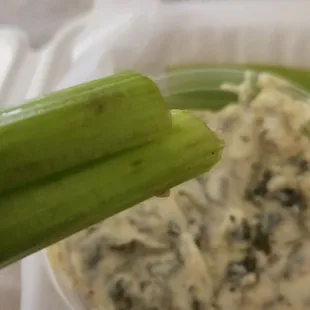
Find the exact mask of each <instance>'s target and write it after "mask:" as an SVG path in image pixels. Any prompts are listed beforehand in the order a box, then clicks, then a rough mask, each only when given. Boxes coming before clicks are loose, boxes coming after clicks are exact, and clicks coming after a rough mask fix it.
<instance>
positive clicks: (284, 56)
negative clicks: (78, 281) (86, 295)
mask: <svg viewBox="0 0 310 310" xmlns="http://www.w3.org/2000/svg"><path fill="white" fill-rule="evenodd" d="M148 6H149V7H148V8H145V7H142V8H140V10H141V12H142V14H141V15H137V14H136V12H137V11H135V14H134V13H133V11H132V10H131V9H130V8H129V7H126V8H122V9H121V10H118V12H117V14H115V11H112V10H110V11H105V12H103V11H101V10H97V11H93V12H92V13H91V14H90V15H88V16H86V17H84V18H83V19H79V20H76V21H74V22H73V23H71V24H70V25H68V26H67V27H66V28H65V29H64V30H63V31H62V32H61V33H59V34H58V35H57V36H56V38H55V39H54V40H53V42H51V43H50V44H49V45H48V46H46V47H45V48H44V49H42V50H40V51H31V50H30V49H29V47H28V44H27V42H26V41H25V39H24V37H23V35H21V34H20V33H15V34H14V35H12V33H11V32H9V31H2V32H0V55H1V58H2V61H3V59H7V60H6V61H5V65H1V69H0V106H1V107H6V106H11V105H14V104H18V103H20V102H22V101H23V100H24V99H25V98H31V97H36V96H39V95H40V94H42V93H45V92H48V91H51V90H53V89H59V88H63V87H66V86H71V85H73V84H78V83H81V82H84V81H87V80H91V79H94V78H97V77H99V76H105V75H109V74H112V73H113V72H116V71H121V70H126V69H133V70H137V71H140V72H142V73H145V74H148V75H150V76H153V77H156V76H158V75H160V74H161V73H163V72H164V70H165V68H166V67H167V66H169V65H178V64H184V63H202V62H205V63H228V62H229V63H247V62H248V63H249V62H250V63H253V62H263V63H276V64H283V65H290V66H296V67H306V68H310V37H309V36H308V34H309V30H310V20H309V12H310V1H303V0H300V1H285V0H282V1H272V0H265V1H264V0H261V1H253V2H252V1H246V0H244V1H238V0H236V1H217V2H208V3H204V4H203V3H194V2H190V3H186V4H173V3H172V4H158V3H155V2H154V3H152V4H151V2H149V5H148ZM146 9H148V10H146ZM116 35H117V36H116ZM49 281H52V282H49ZM47 282H49V283H50V286H48V285H47V284H46V283H47ZM60 285H61V284H60ZM60 285H59V283H58V282H57V279H56V278H55V276H54V274H53V271H52V270H51V269H50V267H49V265H48V262H47V261H46V260H45V258H44V253H43V252H39V253H37V254H34V255H32V256H30V257H28V258H26V259H24V260H23V262H22V288H23V292H22V306H21V310H39V309H45V310H52V309H55V308H57V309H59V310H61V309H64V310H65V309H70V304H72V303H73V302H75V301H73V300H75V297H74V296H73V295H74V294H73V295H72V294H71V295H70V293H68V292H65V293H64V291H63V289H62V288H61V286H60ZM52 288H53V289H54V290H55V292H54V293H53V294H52V292H51V291H52ZM57 298H58V300H57ZM49 301H50V303H49ZM71 309H72V310H73V309H74V310H78V309H77V306H72V307H71Z"/></svg>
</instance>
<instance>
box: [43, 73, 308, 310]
mask: <svg viewBox="0 0 310 310" xmlns="http://www.w3.org/2000/svg"><path fill="white" fill-rule="evenodd" d="M249 81H250V78H249V76H247V77H246V79H245V82H244V83H243V84H241V85H239V86H234V85H224V86H223V88H225V89H227V90H230V91H234V92H237V93H238V95H239V103H238V104H232V105H229V106H227V107H226V108H224V109H223V110H221V111H219V112H207V111H197V112H194V113H196V114H197V116H198V117H200V118H202V119H203V120H204V121H206V122H207V124H208V125H209V126H210V127H211V128H212V129H214V130H215V132H217V133H218V135H219V136H220V137H222V139H223V140H224V141H225V145H226V147H225V150H224V153H223V157H222V160H221V161H220V163H219V164H218V165H217V166H216V167H214V168H213V169H212V171H211V172H209V173H207V174H205V175H202V176H199V177H197V178H195V179H192V180H190V181H188V182H186V183H184V184H181V185H179V186H177V187H175V188H173V189H172V190H171V193H170V196H169V197H168V198H152V199H149V200H147V201H145V202H143V203H141V204H139V205H137V206H135V207H133V208H131V209H129V210H127V211H124V212H122V213H120V214H118V215H116V216H114V217H112V218H109V219H108V220H105V221H104V222H102V223H99V224H97V225H95V226H92V227H90V228H88V229H87V230H84V231H82V232H79V233H78V234H75V235H73V236H71V237H70V238H68V239H66V240H63V241H62V242H59V243H57V244H55V245H53V246H52V247H50V248H49V249H48V253H49V258H50V261H51V263H52V266H53V268H54V270H56V271H57V272H62V274H64V275H65V276H66V278H67V280H68V283H69V284H70V287H71V289H72V290H74V291H75V292H76V293H77V294H78V295H79V296H80V297H81V299H82V300H83V301H84V303H85V309H91V310H130V309H132V310H243V309H244V310H267V309H268V310H289V309H294V310H303V309H310V227H309V226H310V220H308V218H309V214H310V213H309V212H310V211H309V209H308V207H309V206H310V139H309V135H310V130H309V129H308V130H307V128H310V105H309V102H307V100H301V99H297V98H296V97H294V96H293V95H291V94H290V93H289V92H287V91H284V89H285V82H283V81H282V80H279V79H277V78H274V77H272V76H269V75H267V74H261V75H259V76H258V78H257V85H256V93H255V96H253V95H252V92H251V91H250V88H251V87H250V83H249ZM181 155H182V154H180V156H181Z"/></svg>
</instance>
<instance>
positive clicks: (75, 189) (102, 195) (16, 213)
mask: <svg viewBox="0 0 310 310" xmlns="http://www.w3.org/2000/svg"><path fill="white" fill-rule="evenodd" d="M222 147H223V144H222V141H220V140H219V139H218V138H217V137H216V136H215V135H214V133H213V132H211V130H209V129H208V128H207V127H206V125H205V124H204V123H203V122H202V121H200V120H198V119H197V118H195V117H194V116H192V115H191V114H190V113H189V112H185V111H172V132H171V133H170V134H169V135H167V136H165V137H164V138H162V139H159V140H156V141H154V142H151V143H149V144H146V145H143V146H140V147H138V148H135V149H131V150H127V151H124V152H122V153H119V154H115V155H113V156H112V157H110V158H108V159H100V160H98V161H95V162H92V163H88V164H87V165H85V166H82V167H79V168H77V169H73V170H71V171H65V172H63V173H62V174H60V175H57V176H56V175H54V176H51V177H49V178H48V179H46V181H45V182H43V183H42V182H39V183H38V184H32V185H30V186H27V187H24V188H20V189H17V190H14V191H11V192H9V193H6V194H2V195H0V206H1V207H0V221H1V223H0V266H2V267H3V266H5V265H7V264H8V263H12V262H13V261H15V260H17V259H20V258H22V257H23V256H25V255H27V254H30V253H32V252H34V251H36V250H39V249H41V248H43V247H45V246H48V245H50V244H52V243H54V242H56V241H58V240H60V239H63V238H65V237H67V236H69V235H70V234H73V233H75V232H77V231H79V230H81V229H84V228H86V227H88V226H90V225H92V224H95V223H96V222H99V221H102V220H104V219H106V218H107V217H109V216H112V215H114V214H116V213H118V212H120V211H122V210H125V209H126V208H129V207H131V206H133V205H135V204H137V203H139V202H141V201H143V200H145V199H147V198H149V197H151V196H153V195H155V194H157V193H161V192H165V191H166V190H168V189H170V188H171V187H173V186H175V185H177V184H179V183H182V182H184V181H186V180H188V179H191V178H193V177H195V176H197V175H199V174H201V173H203V172H205V171H207V170H209V169H210V168H211V167H212V166H213V165H214V164H215V163H216V162H217V161H218V160H219V159H220V156H221V150H222Z"/></svg>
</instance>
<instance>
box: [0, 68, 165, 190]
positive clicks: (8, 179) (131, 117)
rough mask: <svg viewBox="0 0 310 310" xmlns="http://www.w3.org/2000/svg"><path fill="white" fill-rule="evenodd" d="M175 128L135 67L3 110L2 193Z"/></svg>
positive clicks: (154, 89) (158, 96)
mask: <svg viewBox="0 0 310 310" xmlns="http://www.w3.org/2000/svg"><path fill="white" fill-rule="evenodd" d="M170 131H171V119H170V115H169V112H168V110H167V107H166V104H165V102H164V99H163V98H162V96H161V94H160V92H159V90H158V88H157V86H156V85H155V83H154V82H153V81H151V80H150V79H148V78H147V77H144V76H142V75H140V74H138V73H133V72H127V73H121V74H117V75H114V76H111V77H108V78H104V79H99V80H96V81H92V82H88V83H85V84H81V85H78V86H74V87H71V88H68V89H64V90H61V91H59V92H54V93H51V94H49V95H47V96H45V97H43V98H41V99H35V100H31V101H30V102H28V103H26V104H23V105H21V106H17V107H14V108H11V109H7V110H3V111H1V112H0V175H1V178H0V193H1V192H5V191H7V190H9V189H13V188H18V187H20V186H24V185H26V184H29V183H31V182H33V181H37V180H40V179H43V178H44V177H46V176H48V175H50V174H53V173H57V172H60V171H63V170H65V169H68V168H72V167H75V166H77V165H80V164H83V163H85V162H88V161H90V160H95V159H98V158H101V157H104V156H108V155H111V154H113V153H115V152H118V151H122V150H124V149H128V148H132V147H136V146H139V145H142V144H144V143H148V142H151V141H154V140H156V139H158V138H161V137H163V136H164V135H165V134H167V133H169V132H170Z"/></svg>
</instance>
